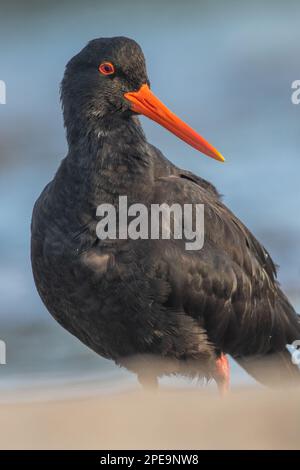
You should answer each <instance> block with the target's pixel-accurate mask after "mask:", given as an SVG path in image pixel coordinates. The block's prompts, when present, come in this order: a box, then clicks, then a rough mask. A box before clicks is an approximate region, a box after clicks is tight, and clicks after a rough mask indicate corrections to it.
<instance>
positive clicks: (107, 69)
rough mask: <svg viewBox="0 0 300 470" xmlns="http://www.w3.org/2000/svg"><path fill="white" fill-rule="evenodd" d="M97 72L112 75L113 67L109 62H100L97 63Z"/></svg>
mask: <svg viewBox="0 0 300 470" xmlns="http://www.w3.org/2000/svg"><path fill="white" fill-rule="evenodd" d="M99 72H101V73H102V74H103V75H112V74H113V73H115V67H114V66H113V64H112V63H111V62H102V64H100V65H99Z"/></svg>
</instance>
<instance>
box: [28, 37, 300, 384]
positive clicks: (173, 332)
mask: <svg viewBox="0 0 300 470" xmlns="http://www.w3.org/2000/svg"><path fill="white" fill-rule="evenodd" d="M61 95H62V103H63V111H64V120H65V126H66V130H67V139H68V145H69V152H68V155H67V157H66V158H65V159H64V160H63V161H62V163H61V165H60V167H59V169H58V171H57V173H56V175H55V177H54V179H53V180H52V181H51V182H50V183H49V184H48V185H47V186H46V188H45V189H44V191H43V192H42V194H41V196H40V197H39V199H38V201H37V202H36V204H35V207H34V211H33V218H32V267H33V273H34V278H35V282H36V286H37V289H38V291H39V294H40V296H41V298H42V300H43V301H44V303H45V305H46V307H47V308H48V310H49V311H50V313H51V314H52V315H53V316H54V317H55V319H56V320H57V321H58V322H59V323H60V324H61V325H62V326H63V327H64V328H66V329H67V330H68V331H69V332H71V333H72V334H73V335H75V336H77V338H79V339H80V340H81V341H82V342H83V343H84V344H86V345H87V346H89V347H90V348H91V349H93V350H94V351H96V352H97V353H98V354H100V355H101V356H103V357H106V358H110V359H113V360H114V361H115V362H116V363H117V364H121V365H124V366H126V367H128V368H129V369H130V370H133V371H135V372H136V373H137V375H138V378H139V380H140V382H141V383H145V384H149V385H150V384H156V382H157V378H158V377H159V376H161V375H163V374H165V373H166V374H173V373H174V374H186V375H189V376H192V377H195V376H196V377H206V378H213V379H215V380H216V382H217V384H218V385H219V387H220V388H221V390H225V389H226V388H227V387H228V382H229V369H228V363H227V359H226V356H225V355H226V354H229V355H231V356H233V357H234V358H235V359H237V360H238V361H239V362H240V363H241V364H242V366H243V367H245V369H246V370H247V371H248V372H249V373H250V374H252V375H253V376H254V377H255V378H257V379H258V380H259V381H261V382H262V383H265V384H269V385H270V384H277V383H278V382H280V381H281V380H282V379H283V378H290V379H293V380H295V381H298V382H299V377H300V375H299V369H298V368H297V367H296V366H295V365H293V364H292V361H291V359H290V355H289V353H288V351H287V349H286V345H287V344H290V343H292V342H293V341H294V340H295V339H299V338H300V326H299V318H298V316H297V314H296V313H295V311H294V309H293V307H292V306H291V304H290V303H289V301H288V299H287V298H286V297H285V295H284V294H283V292H282V291H281V289H280V287H279V285H278V283H277V281H276V269H275V266H274V263H273V261H272V259H271V258H270V256H269V254H268V252H267V251H266V250H265V248H264V247H263V246H262V245H261V244H260V243H259V242H258V241H257V240H256V239H255V237H254V236H253V235H252V234H251V233H250V232H249V230H248V229H247V228H246V227H245V226H244V225H243V224H242V222H241V221H240V220H239V219H238V218H237V217H235V215H234V214H233V213H232V212H230V210H229V209H227V207H226V206H225V205H224V204H223V203H222V201H221V199H220V196H219V194H218V192H217V190H216V189H215V187H214V186H213V185H211V184H210V183H209V182H207V181H205V180H204V179H202V178H200V177H199V176H196V175H194V174H192V173H191V172H189V171H186V170H182V169H180V168H177V167H176V166H175V165H173V164H172V163H171V162H170V161H169V160H167V159H166V158H165V157H164V156H163V155H162V154H161V152H160V151H159V150H158V149H157V148H156V147H154V146H153V145H151V144H149V143H148V142H147V140H146V138H145V135H144V133H143V130H142V128H141V125H140V122H139V119H138V117H137V115H138V114H144V115H146V116H148V117H149V118H151V119H153V120H154V121H157V122H158V123H159V124H161V125H162V126H164V127H166V128H167V129H168V130H170V131H171V132H173V133H174V134H175V135H177V136H178V137H179V138H180V139H182V140H184V141H186V142H187V143H188V144H190V145H191V146H193V147H194V148H195V149H197V150H199V151H201V152H202V153H204V154H206V155H208V156H210V157H213V158H215V159H216V160H220V161H223V157H222V156H221V154H220V153H219V152H218V151H217V150H216V149H215V148H214V147H212V146H211V145H210V144H209V143H208V142H206V141H205V140H204V139H203V138H202V137H200V136H199V135H198V134H197V133H196V132H195V131H193V130H192V129H191V128H190V127H189V126H187V125H186V124H185V123H183V122H182V121H181V120H180V119H179V118H177V117H176V116H175V115H174V114H173V113H171V112H170V111H169V110H168V109H167V108H166V107H165V106H164V105H163V104H162V103H161V102H160V101H159V100H158V99H157V98H156V97H155V96H154V94H153V93H152V92H151V91H150V85H149V80H148V76H147V72H146V66H145V60H144V56H143V53H142V51H141V49H140V47H139V46H138V44H137V43H136V42H135V41H133V40H131V39H127V38H124V37H115V38H110V39H106V38H103V39H95V40H93V41H91V42H90V43H89V44H88V45H87V46H86V47H85V48H84V49H83V50H82V51H81V52H80V53H79V54H78V55H76V56H75V57H73V58H72V59H71V60H70V62H69V63H68V65H67V67H66V71H65V75H64V79H63V82H62V89H61ZM124 195H126V196H127V199H128V205H130V204H133V203H143V204H144V205H145V206H146V207H150V206H151V204H162V203H165V204H169V205H170V206H171V205H172V204H174V203H178V204H180V205H181V206H182V205H184V204H191V203H193V204H196V203H199V204H204V213H205V240H204V246H203V247H202V249H200V250H194V251H189V250H186V248H185V243H184V239H175V237H173V238H172V237H171V238H170V239H169V240H167V239H164V240H162V239H155V240H154V239H151V238H150V239H136V240H132V239H129V238H128V239H126V238H121V239H120V237H119V238H116V239H111V238H110V239H109V238H108V239H107V240H104V239H100V238H99V237H98V236H97V233H96V226H97V223H98V222H99V217H97V215H96V209H97V207H98V206H99V205H100V204H112V205H113V206H114V207H118V198H119V196H124ZM252 357H255V358H256V360H255V361H254V362H253V361H252V360H248V359H247V358H252ZM137 358H138V359H139V360H137ZM264 359H265V360H264ZM271 362H272V363H273V364H275V373H274V374H272V375H270V374H268V371H266V370H265V369H263V370H261V369H260V364H263V363H264V364H267V366H268V364H269V363H270V364H271Z"/></svg>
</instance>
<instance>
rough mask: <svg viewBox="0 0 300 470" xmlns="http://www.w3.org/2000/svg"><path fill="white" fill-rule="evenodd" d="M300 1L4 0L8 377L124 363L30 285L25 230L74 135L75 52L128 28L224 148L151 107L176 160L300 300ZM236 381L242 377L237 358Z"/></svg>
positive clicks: (181, 106) (177, 104) (2, 246)
mask: <svg viewBox="0 0 300 470" xmlns="http://www.w3.org/2000/svg"><path fill="white" fill-rule="evenodd" d="M299 18H300V3H299V2H298V1H295V2H294V1H283V0H282V1H276V0H273V1H272V2H269V1H267V0H265V1H251V2H246V1H242V2H236V1H233V0H227V1H226V2H220V1H199V0H198V1H191V0H185V1H184V2H182V1H177V0H175V1H172V2H164V1H163V0H160V1H157V0H152V1H151V2H150V1H149V2H141V1H138V0H125V1H121V0H119V1H116V0H109V1H105V0H98V1H91V0H87V1H85V2H83V1H81V2H79V1H67V0H64V1H63V0H61V1H59V2H58V1H55V0H53V1H51V2H50V1H44V2H38V1H30V0H29V1H27V2H26V3H25V2H20V1H19V2H18V1H15V0H12V1H9V2H3V1H2V2H1V16H0V45H1V54H0V79H1V80H4V81H5V82H6V85H7V104H6V105H1V106H0V123H1V124H0V158H1V174H0V213H1V218H0V237H1V243H0V257H1V263H0V315H1V317H0V338H1V339H3V340H5V341H6V343H7V362H8V363H7V365H6V366H0V389H1V388H6V389H11V388H14V387H19V386H22V385H24V384H32V383H34V384H39V383H42V382H43V381H48V382H49V381H58V380H61V381H63V382H67V381H68V380H70V381H71V380H73V379H74V377H75V378H76V379H78V380H88V379H90V378H91V377H94V378H96V379H100V381H101V382H103V383H104V382H106V381H108V380H114V379H118V380H119V379H120V380H126V379H127V378H128V375H127V373H126V372H122V371H121V370H120V369H118V368H116V367H115V366H114V365H113V364H112V363H110V362H109V361H106V360H104V359H101V358H99V357H97V356H96V355H95V354H94V353H93V352H91V351H89V350H88V349H87V348H86V347H85V346H83V345H81V344H80V343H79V341H78V340H76V339H75V338H73V337H72V336H71V335H70V334H68V333H67V332H65V331H64V330H63V329H62V328H61V327H60V326H58V325H57V324H56V323H55V321H54V320H53V319H52V318H51V317H50V315H49V314H48V313H47V312H46V310H45V308H44V307H43V305H42V303H41V301H40V299H39V297H38V295H37V293H36V290H35V287H34V284H33V280H32V275H31V268H30V260H29V237H30V218H31V210H32V206H33V204H34V201H35V199H36V198H37V197H38V195H39V193H40V192H41V190H42V189H43V187H44V186H45V184H46V183H47V182H48V181H49V180H50V179H51V178H52V176H53V174H54V172H55V170H56V168H57V167H58V165H59V162H60V160H61V159H62V158H63V157H64V156H65V154H66V151H67V148H66V141H65V134H64V129H63V122H62V116H61V109H60V102H59V84H60V81H61V79H62V75H63V72H64V66H65V64H66V62H67V61H68V60H69V58H70V57H72V56H73V55H74V54H75V53H77V52H78V51H79V50H80V49H81V48H82V47H83V46H84V45H85V44H86V43H87V42H88V41H89V40H90V39H93V38H96V37H101V36H115V35H125V36H129V37H131V38H134V39H135V40H136V41H137V42H138V43H139V44H140V45H141V46H142V48H143V50H144V53H145V56H146V59H147V65H148V73H149V76H150V80H151V84H152V89H153V90H154V92H155V93H156V94H157V95H158V96H159V97H160V98H161V99H162V100H163V101H164V102H165V103H166V104H167V105H168V106H169V107H170V108H171V109H172V110H173V111H174V112H176V113H177V114H178V115H179V116H180V117H181V118H183V119H184V120H186V121H187V122H188V123H190V124H191V125H192V126H193V127H194V128H195V129H197V130H198V131H199V132H200V133H201V134H202V135H203V136H204V137H205V138H206V139H208V140H209V141H211V142H212V143H213V144H214V145H215V146H216V147H217V148H218V149H220V151H221V152H222V153H223V154H224V156H225V158H226V160H227V161H226V164H224V165H221V164H218V163H216V162H214V161H213V160H211V159H208V158H206V157H203V156H201V155H200V154H198V153H197V152H196V151H194V150H193V149H192V148H190V147H188V146H187V145H185V144H184V143H183V142H181V141H179V140H178V139H176V138H175V137H174V136H173V135H171V134H169V133H168V132H167V131H165V130H164V129H162V128H160V127H159V126H157V125H156V124H155V123H152V122H150V121H149V120H146V119H144V118H142V121H143V125H144V128H145V130H146V134H147V136H148V139H149V140H150V141H151V142H153V143H154V144H155V145H157V146H158V147H160V149H161V150H162V151H163V152H164V154H165V155H166V156H167V157H168V158H169V159H170V160H172V161H173V162H174V163H175V164H177V165H179V166H183V167H185V168H187V169H190V170H192V171H194V172H196V173H197V174H199V175H201V176H203V177H204V178H207V179H208V180H211V181H212V182H213V183H214V184H215V185H216V186H217V187H218V189H219V191H220V192H221V193H222V194H224V201H225V203H226V204H227V205H228V206H229V207H230V208H231V209H232V210H233V211H234V212H236V214H237V215H238V216H239V217H240V218H241V219H242V220H243V221H244V222H245V223H246V224H247V225H248V227H249V228H250V229H251V230H252V231H253V232H254V233H255V235H256V236H257V237H258V238H259V240H260V241H262V242H263V243H264V245H265V246H266V247H267V249H268V250H269V251H270V252H271V254H272V256H273V258H274V260H275V262H276V263H278V264H279V265H280V271H279V280H280V282H281V283H282V285H283V288H284V290H285V292H286V293H287V294H288V295H289V297H290V299H291V300H292V301H293V303H294V305H295V306H296V307H297V308H298V310H300V292H299V282H300V267H299V255H300V243H299V234H300V217H299V202H300V198H299V192H300V190H299V173H300V158H299V148H300V145H299V130H300V129H299V128H300V105H299V106H296V105H293V104H292V102H291V93H292V90H291V83H292V82H293V81H294V80H296V79H300V69H299V50H300V46H299V45H300V27H299ZM234 380H235V381H236V382H238V381H242V382H243V381H245V380H246V377H245V376H243V375H241V373H240V372H239V370H238V369H234Z"/></svg>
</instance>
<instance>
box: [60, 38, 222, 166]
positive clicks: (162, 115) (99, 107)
mask: <svg viewBox="0 0 300 470" xmlns="http://www.w3.org/2000/svg"><path fill="white" fill-rule="evenodd" d="M61 95H62V102H63V108H64V116H65V123H66V126H67V127H68V125H69V123H70V121H72V122H74V120H76V119H79V116H80V118H81V119H82V116H83V117H84V118H85V119H87V120H90V119H93V120H95V119H96V120H101V121H102V122H105V123H106V126H108V127H109V126H113V123H114V121H115V119H120V118H121V119H122V118H124V119H128V118H129V117H130V116H132V115H136V114H143V115H145V116H147V117H149V118H150V119H152V120H153V121H156V122H158V123H159V124H161V125H162V126H163V127H165V128H166V129H168V130H169V131H170V132H172V133H173V134H175V135H176V136H177V137H179V138H180V139H182V140H184V141H185V142H187V143H188V144H189V145H191V146H192V147H194V148H196V149H197V150H199V151H200V152H202V153H204V154H206V155H208V156H210V157H212V158H215V159H216V160H219V161H224V158H223V156H222V155H221V154H220V153H219V152H218V151H217V150H216V149H215V148H214V147H213V146H212V145H211V144H209V143H208V142H207V141H206V140H205V139H203V137H201V136H200V135H199V134H197V133H196V132H195V131H194V130H193V129H192V128H191V127H189V126H188V125H187V124H185V123H184V122H183V121H182V120H181V119H179V118H178V117H177V116H176V115H175V114H174V113H172V112H171V111H170V110H169V109H168V108H167V107H166V106H165V105H164V104H163V103H162V102H161V101H160V100H159V99H158V98H156V96H155V95H154V94H153V93H152V91H151V90H150V82H149V79H148V76H147V71H146V64H145V58H144V55H143V52H142V50H141V48H140V46H139V45H138V44H137V43H136V42H135V41H133V40H132V39H128V38H125V37H114V38H100V39H94V40H93V41H90V42H89V43H88V45H87V46H86V47H85V48H84V49H82V51H81V52H79V54H77V55H76V56H74V57H73V58H72V59H71V60H70V61H69V63H68V64H67V67H66V71H65V75H64V78H63V81H62V93H61Z"/></svg>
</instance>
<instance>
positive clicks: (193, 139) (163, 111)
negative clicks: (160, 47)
mask: <svg viewBox="0 0 300 470" xmlns="http://www.w3.org/2000/svg"><path fill="white" fill-rule="evenodd" d="M124 97H125V98H126V99H127V100H129V101H130V102H131V103H132V104H131V109H132V111H134V112H136V113H139V114H144V115H145V116H147V117H149V118H150V119H152V120H153V121H156V122H158V124H160V125H161V126H163V127H165V128H166V129H168V130H169V131H170V132H172V133H173V134H175V135H177V137H179V138H180V139H182V140H184V141H185V142H186V143H188V144H189V145H191V146H192V147H194V148H195V149H197V150H200V152H202V153H204V154H205V155H208V156H209V157H212V158H214V159H215V160H219V161H220V162H224V161H225V159H224V157H223V156H222V155H221V154H220V152H218V150H217V149H215V148H214V147H213V146H212V145H211V144H210V143H209V142H207V141H206V140H205V139H203V137H201V135H199V134H197V132H195V131H194V130H193V129H192V128H191V127H190V126H188V125H187V124H186V123H185V122H183V121H182V120H181V119H179V118H178V117H177V116H176V115H175V114H174V113H172V111H170V110H169V109H168V108H167V107H166V106H165V105H164V104H163V103H162V102H161V101H160V100H159V99H158V98H156V96H155V95H154V94H153V93H152V91H151V90H150V88H149V87H148V85H146V84H144V85H142V86H141V88H140V89H139V90H138V91H133V92H129V93H125V94H124Z"/></svg>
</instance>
